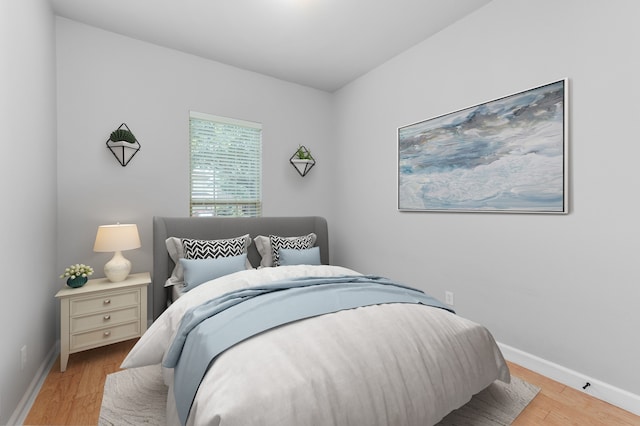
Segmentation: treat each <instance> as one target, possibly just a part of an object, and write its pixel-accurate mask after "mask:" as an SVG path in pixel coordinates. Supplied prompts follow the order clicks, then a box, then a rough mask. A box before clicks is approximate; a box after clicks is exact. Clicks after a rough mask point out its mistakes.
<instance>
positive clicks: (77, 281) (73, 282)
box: [67, 277, 88, 288]
mask: <svg viewBox="0 0 640 426" xmlns="http://www.w3.org/2000/svg"><path fill="white" fill-rule="evenodd" d="M87 280H88V278H87V277H75V278H67V285H68V286H69V287H71V288H78V287H82V286H83V285H85V284H86V283H87Z"/></svg>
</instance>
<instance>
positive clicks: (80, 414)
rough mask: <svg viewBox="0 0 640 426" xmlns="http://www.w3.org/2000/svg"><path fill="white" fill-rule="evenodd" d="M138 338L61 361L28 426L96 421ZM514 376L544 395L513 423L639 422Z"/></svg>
mask: <svg viewBox="0 0 640 426" xmlns="http://www.w3.org/2000/svg"><path fill="white" fill-rule="evenodd" d="M134 343H135V340H130V341H128V342H123V343H118V344H115V345H110V346H106V347H103V348H97V349H92V350H90V351H86V352H80V353H77V354H72V355H71V356H70V358H69V364H68V366H67V371H65V372H64V373H60V361H59V360H58V361H56V363H55V364H54V365H53V367H52V369H51V371H50V372H49V375H48V376H47V378H46V380H45V382H44V384H43V385H42V389H41V390H40V393H39V394H38V396H37V398H36V400H35V402H34V404H33V407H32V408H31V412H30V413H29V415H28V416H27V418H26V419H25V423H24V424H25V425H95V424H97V423H98V417H99V415H100V405H101V403H102V390H103V388H104V382H105V378H106V376H107V374H110V373H113V372H116V371H119V365H120V363H121V362H122V360H123V359H124V357H125V356H126V354H127V353H128V352H129V350H130V349H131V347H133V345H134ZM509 368H510V369H511V373H512V374H513V375H514V376H517V377H520V378H522V379H524V380H526V381H527V382H529V383H532V384H534V385H536V386H538V387H540V389H541V391H540V393H539V394H538V395H537V396H536V397H535V399H534V400H533V401H532V402H531V403H530V404H529V405H528V406H527V408H526V409H525V410H524V411H523V412H522V413H521V414H520V416H519V417H518V418H517V419H516V421H515V422H514V423H513V424H514V426H528V425H558V426H560V425H562V426H567V425H580V426H589V425H607V426H640V417H638V416H635V415H633V414H631V413H629V412H627V411H624V410H621V409H619V408H617V407H614V406H613V405H610V404H607V403H606V402H602V401H600V400H598V399H595V398H593V397H591V396H589V395H586V394H584V393H582V392H579V391H577V390H575V389H572V388H569V387H567V386H565V385H562V384H560V383H558V382H555V381H553V380H551V379H548V378H546V377H544V376H541V375H539V374H536V373H534V372H532V371H530V370H527V369H525V368H522V367H520V366H518V365H515V364H512V363H509Z"/></svg>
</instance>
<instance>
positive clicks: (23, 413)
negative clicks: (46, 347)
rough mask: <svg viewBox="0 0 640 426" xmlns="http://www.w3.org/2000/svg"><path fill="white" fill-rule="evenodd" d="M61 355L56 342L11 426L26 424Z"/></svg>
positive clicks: (29, 388)
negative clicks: (41, 389) (44, 384)
mask: <svg viewBox="0 0 640 426" xmlns="http://www.w3.org/2000/svg"><path fill="white" fill-rule="evenodd" d="M59 353H60V341H59V340H58V341H56V343H55V344H54V345H53V347H52V348H51V350H50V351H49V353H48V354H47V356H46V358H45V359H44V361H43V362H42V364H41V365H40V368H39V369H38V371H36V375H35V376H34V377H33V380H32V381H31V383H30V384H29V387H28V388H27V391H26V392H25V394H24V396H23V397H22V399H21V400H20V402H19V403H18V406H17V407H16V409H15V410H14V411H13V414H12V415H11V417H9V423H7V424H10V425H21V424H24V420H25V419H26V418H27V416H28V415H29V411H31V407H32V406H33V403H34V402H35V400H36V397H37V396H38V393H39V392H40V388H42V384H43V383H44V380H45V379H46V378H47V375H48V374H49V370H51V367H52V366H53V363H54V362H56V358H58V354H59Z"/></svg>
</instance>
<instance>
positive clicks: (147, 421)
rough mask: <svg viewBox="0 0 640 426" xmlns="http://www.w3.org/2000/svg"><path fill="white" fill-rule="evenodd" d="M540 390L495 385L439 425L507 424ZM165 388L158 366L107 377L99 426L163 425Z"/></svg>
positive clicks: (519, 384) (514, 382)
mask: <svg viewBox="0 0 640 426" xmlns="http://www.w3.org/2000/svg"><path fill="white" fill-rule="evenodd" d="M539 390H540V389H539V388H537V387H535V386H533V385H532V384H530V383H527V382H525V381H523V380H521V379H519V378H517V377H512V378H511V384H508V385H507V384H505V383H502V382H498V381H496V382H494V383H493V384H492V385H490V386H489V387H488V388H486V389H485V390H483V391H482V392H480V393H479V394H477V395H475V396H474V397H473V398H472V399H471V401H469V402H468V403H467V404H466V405H464V406H463V407H461V408H460V409H458V410H455V411H453V412H451V413H450V414H449V415H448V416H447V417H445V418H444V419H443V420H442V421H441V422H440V423H438V425H439V426H463V425H464V426H499V425H510V424H511V423H512V422H513V421H514V420H515V419H516V417H518V415H519V414H520V413H521V412H522V410H524V409H525V407H526V406H527V405H528V404H529V402H531V400H532V399H533V398H534V397H535V396H536V394H537V393H538V391H539ZM166 394H167V387H166V386H165V385H164V383H163V381H162V374H161V372H160V366H159V365H154V366H149V367H141V368H133V369H130V370H123V371H119V372H117V373H113V374H109V375H108V376H107V380H106V382H105V385H104V395H103V397H102V407H101V409H100V420H99V423H98V424H99V425H100V426H107V425H118V426H121V425H165V424H166V420H165V408H164V407H165V404H166V401H167V395H166Z"/></svg>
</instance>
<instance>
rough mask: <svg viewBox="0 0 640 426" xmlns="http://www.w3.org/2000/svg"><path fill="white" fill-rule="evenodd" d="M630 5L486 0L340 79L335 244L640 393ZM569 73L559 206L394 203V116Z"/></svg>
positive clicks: (638, 152) (355, 259) (497, 331)
mask: <svg viewBox="0 0 640 426" xmlns="http://www.w3.org/2000/svg"><path fill="white" fill-rule="evenodd" d="M638 16H640V3H639V2H637V1H633V0H615V1H596V0H589V1H584V0H563V1H557V0H536V1H532V0H494V1H492V2H491V3H489V4H488V5H487V6H485V7H483V8H481V9H479V10H478V11H476V12H475V13H474V14H471V15H470V16H468V17H466V18H465V19H463V20H461V21H459V22H457V23H456V24H455V25H453V26H451V27H449V28H447V29H445V30H443V31H441V32H440V33H438V34H436V35H435V36H434V37H432V38H429V39H427V40H426V41H424V42H422V43H421V44H419V45H417V46H415V47H414V48H412V49H410V50H408V51H406V52H405V53H403V54H401V55H399V56H398V57H396V58H395V59H393V60H391V61H389V62H387V63H386V64H384V65H383V66H381V67H379V68H378V69H376V70H374V71H372V72H370V73H369V74H367V75H366V76H364V77H362V78H360V79H358V80H357V81H355V82H354V83H352V84H350V85H349V86H347V87H345V88H344V89H343V90H341V91H340V92H338V93H337V94H336V117H337V126H336V131H337V141H338V143H339V146H340V153H341V155H340V156H338V157H337V158H336V161H337V162H338V168H337V170H338V176H337V177H338V179H339V180H340V182H341V185H340V191H339V192H337V193H336V197H335V201H334V202H335V203H336V205H338V206H340V212H341V216H340V220H334V221H332V222H330V224H331V226H332V228H333V231H334V232H336V233H337V235H340V236H344V237H342V238H340V241H339V242H338V245H337V247H336V248H335V250H334V252H333V256H334V257H335V258H336V259H337V260H338V261H340V262H341V263H343V264H346V265H350V266H352V267H354V268H356V269H358V270H360V271H362V272H370V273H380V274H383V275H388V276H391V277H396V278H398V279H400V280H402V281H404V282H405V283H407V284H410V285H417V286H419V287H421V288H423V289H425V290H427V291H429V292H431V293H432V294H433V295H434V296H436V297H440V298H444V292H445V291H446V290H450V291H453V292H454V294H455V302H456V306H455V307H456V309H457V311H458V313H459V314H461V315H463V316H465V317H468V318H470V319H472V320H475V321H478V322H480V323H483V324H485V325H487V326H488V327H489V329H490V330H491V331H492V332H493V334H494V336H495V337H496V339H497V340H498V341H500V342H502V343H504V344H507V345H509V346H512V347H514V348H517V349H520V350H523V351H526V352H528V353H530V354H533V355H536V356H538V357H540V358H543V359H545V360H548V361H551V362H553V363H556V364H558V365H560V366H564V367H567V368H570V369H572V370H575V371H577V372H580V373H583V374H586V375H589V376H590V377H593V378H596V379H599V380H602V381H604V382H607V383H609V384H611V385H614V386H617V387H619V388H621V389H624V390H627V391H629V392H632V393H635V394H636V395H637V394H640V369H638V368H636V366H637V362H638V359H639V357H640V339H638V325H639V324H640V310H639V309H638V300H640V285H638V284H639V283H640V272H639V270H638V267H637V257H638V254H639V253H640V250H639V238H638V237H639V232H638V229H639V228H638V221H637V212H638V208H639V207H640V202H639V201H638V197H637V192H638V176H637V170H638V168H637V159H638V158H639V157H640V144H639V143H638V138H637V137H636V136H635V132H634V129H635V123H636V122H637V114H638V108H637V99H638V95H639V91H640V83H638V77H637V76H638V75H640V60H639V59H638V55H636V54H634V52H635V51H636V50H637V42H638V40H640V27H639V26H638V25H637V22H636V19H637V17H638ZM564 77H568V78H569V79H570V132H571V135H570V143H571V145H570V158H571V165H570V173H571V174H570V178H571V214H570V215H568V216H547V215H509V214H469V213H463V214H452V213H449V214H447V213H444V214H443V213H400V212H398V211H397V210H396V206H397V202H396V195H397V189H396V183H397V180H396V179H397V178H396V175H397V160H396V159H397V142H396V141H397V134H396V131H397V128H398V127H400V126H404V125H406V124H410V123H413V122H416V121H420V120H424V119H427V118H431V117H435V116H438V115H442V114H445V113H448V112H451V111H455V110H458V109H461V108H465V107H468V106H472V105H475V104H478V103H481V102H484V101H487V100H491V99H495V98H497V97H501V96H505V95H509V94H512V93H515V92H518V91H521V90H525V89H528V88H531V87H534V86H537V85H540V84H544V83H549V82H552V81H555V80H558V79H561V78H564ZM349 158H358V160H359V162H349V164H347V161H346V160H347V159H349Z"/></svg>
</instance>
